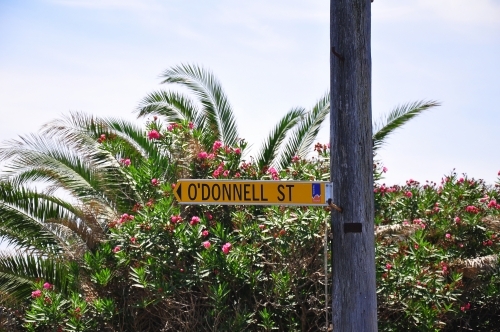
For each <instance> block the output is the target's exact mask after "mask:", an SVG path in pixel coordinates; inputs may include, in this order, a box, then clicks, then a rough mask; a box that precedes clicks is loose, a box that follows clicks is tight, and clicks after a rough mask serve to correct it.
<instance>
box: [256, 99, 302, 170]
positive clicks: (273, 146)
mask: <svg viewBox="0 0 500 332" xmlns="http://www.w3.org/2000/svg"><path fill="white" fill-rule="evenodd" d="M304 113H305V109H303V108H293V109H291V110H290V111H289V112H288V113H287V114H285V116H283V117H282V118H281V119H280V120H279V121H278V123H277V124H276V126H275V127H274V128H273V130H271V132H270V133H269V136H268V137H267V139H266V140H265V141H264V143H263V145H262V148H261V149H260V152H259V153H258V154H257V159H256V163H257V165H258V166H259V168H260V169H262V168H263V167H264V166H270V165H271V164H272V163H273V161H274V160H275V157H276V155H277V153H278V150H279V148H280V146H281V143H283V141H284V139H285V137H286V135H287V133H288V131H289V130H291V129H292V128H294V127H295V126H296V125H297V123H299V122H300V121H301V118H302V117H303V115H304Z"/></svg>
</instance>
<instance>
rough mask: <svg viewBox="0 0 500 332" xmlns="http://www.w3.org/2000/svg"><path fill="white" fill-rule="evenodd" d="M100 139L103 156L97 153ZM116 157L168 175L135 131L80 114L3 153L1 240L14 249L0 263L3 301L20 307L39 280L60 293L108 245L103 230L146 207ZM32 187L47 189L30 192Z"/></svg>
mask: <svg viewBox="0 0 500 332" xmlns="http://www.w3.org/2000/svg"><path fill="white" fill-rule="evenodd" d="M103 137H104V139H105V140H108V141H110V143H109V145H108V147H109V148H108V149H102V148H100V146H99V143H98V140H102V138H103ZM121 156H127V157H128V158H131V159H132V160H133V162H134V163H136V164H140V163H141V162H146V161H147V160H154V163H155V165H157V166H159V167H157V170H158V172H163V173H168V172H169V171H170V167H169V165H170V164H169V162H168V156H166V155H164V154H162V153H161V152H159V151H158V149H157V148H156V147H155V146H154V144H153V143H152V142H151V141H149V140H148V139H147V138H146V137H145V135H144V132H143V131H142V130H140V129H139V128H138V127H137V126H135V125H132V124H130V123H128V122H126V121H123V120H116V119H100V118H97V117H92V116H87V115H85V114H81V113H73V114H70V116H68V117H66V118H64V119H61V120H56V121H53V122H51V123H49V124H47V125H45V126H44V127H43V130H42V133H41V134H39V135H29V136H25V137H20V139H18V140H12V141H9V142H6V143H4V145H3V146H1V147H0V161H3V162H4V163H5V168H6V170H5V171H4V172H3V174H1V177H0V181H1V182H0V237H3V239H4V240H6V241H7V242H8V243H9V244H10V245H11V246H12V247H13V248H14V252H13V253H10V254H3V255H1V256H0V294H10V295H11V298H14V299H17V300H22V299H23V298H26V297H28V296H29V294H30V290H31V289H32V286H33V282H34V281H35V280H36V279H44V280H47V281H49V282H50V283H52V284H55V285H56V287H58V289H61V290H63V291H64V290H65V289H67V288H68V286H69V281H68V280H69V279H67V278H66V277H67V276H69V275H71V273H69V272H70V270H74V269H75V264H76V263H78V262H80V261H81V259H82V257H83V254H84V253H85V252H87V251H92V250H94V249H95V248H96V246H97V245H98V244H99V243H101V242H102V241H103V240H105V239H106V236H107V225H108V222H110V221H111V220H113V219H116V218H117V217H118V216H119V215H120V214H122V213H124V212H129V211H130V210H131V208H132V207H133V206H134V204H136V203H139V204H141V203H142V204H144V203H145V202H143V198H142V197H143V195H142V192H140V190H139V189H138V187H137V184H136V183H134V179H132V178H131V177H130V176H129V175H127V173H126V172H124V171H123V167H122V165H121V164H120V162H119V160H120V157H121ZM33 183H41V184H42V185H44V186H45V187H46V188H45V190H44V191H42V192H40V191H37V190H34V189H31V188H30V187H32V185H33ZM73 275H74V274H73ZM74 286H75V285H73V287H74ZM0 298H1V297H0Z"/></svg>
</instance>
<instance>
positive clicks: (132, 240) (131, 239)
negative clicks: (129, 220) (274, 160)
mask: <svg viewBox="0 0 500 332" xmlns="http://www.w3.org/2000/svg"><path fill="white" fill-rule="evenodd" d="M130 242H132V243H133V244H135V243H136V242H137V239H136V238H135V237H133V236H132V237H131V238H130Z"/></svg>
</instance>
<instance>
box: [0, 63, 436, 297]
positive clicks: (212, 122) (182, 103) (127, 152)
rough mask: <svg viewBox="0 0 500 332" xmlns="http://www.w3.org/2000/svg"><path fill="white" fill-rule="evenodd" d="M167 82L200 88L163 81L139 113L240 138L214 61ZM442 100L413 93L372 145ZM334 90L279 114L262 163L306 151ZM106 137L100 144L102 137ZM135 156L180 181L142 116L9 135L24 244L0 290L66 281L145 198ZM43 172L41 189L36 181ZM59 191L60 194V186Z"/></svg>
mask: <svg viewBox="0 0 500 332" xmlns="http://www.w3.org/2000/svg"><path fill="white" fill-rule="evenodd" d="M163 78H164V80H163V83H170V84H180V85H181V86H184V87H186V88H187V89H188V91H190V92H191V93H192V94H194V96H195V97H196V100H192V99H191V96H189V95H185V94H183V93H180V92H173V91H159V92H153V93H151V94H149V95H148V96H146V97H145V98H144V99H143V100H142V102H141V104H140V106H139V108H138V112H139V116H145V115H149V114H158V115H160V116H162V117H164V118H165V120H167V121H169V122H179V121H190V122H193V123H194V124H195V126H196V127H197V128H198V129H200V130H201V132H202V135H201V138H200V140H201V144H202V145H204V146H205V147H206V148H209V147H211V145H212V144H213V142H214V141H215V140H221V141H223V142H224V144H226V145H233V144H235V143H236V142H237V140H238V137H239V135H238V131H237V126H236V121H235V116H234V112H233V111H232V108H231V106H230V104H229V102H228V99H227V97H226V96H225V94H224V92H223V90H222V88H221V86H220V84H219V83H218V81H217V80H216V79H215V77H214V76H213V75H212V74H211V73H210V72H208V71H206V70H204V69H202V68H199V67H197V66H189V65H181V66H177V67H174V68H171V69H169V70H166V71H165V72H164V73H163ZM437 105H438V103H436V102H433V101H430V102H416V103H412V104H407V105H403V106H400V107H397V108H395V109H394V110H393V111H392V112H391V113H389V115H388V116H387V117H385V118H384V119H382V120H381V121H379V122H377V123H376V125H375V126H374V128H375V129H374V148H375V149H377V148H379V147H380V146H381V145H382V144H383V142H384V141H385V140H386V139H387V137H388V136H389V135H390V134H391V133H392V132H394V131H395V130H396V129H398V128H400V127H401V126H402V125H404V124H405V123H406V122H408V121H409V120H411V119H412V118H413V117H415V116H417V115H418V114H420V113H421V112H423V111H424V110H426V109H429V108H431V107H434V106H437ZM329 109H330V100H329V93H326V94H325V95H324V96H323V97H322V98H320V99H319V100H318V101H317V103H316V104H315V105H314V106H313V107H312V108H311V109H310V110H306V109H304V108H293V109H291V110H290V111H289V112H287V113H286V114H285V115H284V116H283V118H282V119H281V120H280V121H278V123H277V124H276V126H275V127H274V128H273V130H272V131H271V132H270V134H269V136H268V137H267V138H266V140H265V141H264V143H263V145H262V147H261V149H260V151H259V152H258V153H257V157H256V162H257V164H258V165H259V166H260V167H262V168H263V167H264V166H271V165H272V166H274V167H276V168H280V169H283V168H286V167H287V166H288V165H289V164H290V161H291V159H292V157H294V156H300V157H305V156H306V155H307V153H308V151H309V149H310V146H311V144H312V143H313V142H314V140H315V139H316V136H317V134H318V131H319V129H320V126H321V124H322V123H323V121H324V120H325V119H326V117H327V115H328V114H329ZM103 140H104V141H105V144H106V146H107V148H106V149H102V148H101V146H100V143H99V142H98V141H101V142H102V141H103ZM125 157H126V158H129V159H131V162H132V163H133V164H134V165H140V164H141V163H150V165H154V167H151V168H152V169H154V170H155V172H158V174H157V176H158V177H161V178H164V179H170V180H171V181H170V182H174V181H173V180H175V178H176V177H177V176H178V174H177V169H176V167H175V165H176V163H175V162H173V161H172V160H173V159H176V158H177V157H178V156H174V155H172V152H169V151H168V149H167V150H162V149H158V147H157V146H156V145H155V144H154V142H152V141H150V140H148V139H147V138H146V137H145V135H144V131H143V130H141V129H140V128H139V127H137V126H136V125H133V124H131V123H128V122H126V121H123V120H120V119H102V118H98V117H94V116H89V115H85V114H82V113H72V114H70V115H69V116H68V117H65V118H63V119H59V120H55V121H53V122H51V123H48V124H47V125H45V126H44V127H43V129H42V132H41V133H40V134H39V135H29V136H24V137H21V138H20V139H18V140H12V141H9V142H6V143H5V144H4V145H3V146H1V147H0V162H3V163H5V166H6V170H5V171H4V172H3V173H2V174H1V175H0V181H1V182H0V236H1V237H3V238H4V239H6V240H7V241H8V242H9V243H10V244H11V245H12V246H13V247H14V248H16V249H17V251H16V252H15V253H14V254H10V255H5V254H4V255H3V256H0V294H11V295H12V294H14V295H15V297H17V298H18V299H22V298H23V297H24V298H26V297H27V296H29V291H30V289H31V286H32V285H33V281H34V280H35V279H36V278H43V279H46V280H48V281H49V282H51V283H54V284H56V286H58V287H59V288H60V289H64V288H67V287H69V285H70V282H69V281H68V280H66V279H65V277H64V276H67V275H70V273H69V271H70V270H72V269H74V268H75V266H74V264H73V263H77V262H79V261H80V260H81V258H82V255H83V253H85V252H87V251H92V250H94V249H95V248H96V246H97V245H98V244H99V243H101V241H103V240H104V239H106V236H107V223H108V222H109V221H111V220H113V219H116V218H117V217H118V216H119V215H121V214H122V213H125V212H128V211H130V209H131V208H132V206H133V205H135V204H137V203H139V204H144V203H145V202H144V193H143V192H142V190H141V186H140V184H138V183H136V182H135V181H136V180H134V178H132V177H131V176H130V175H128V174H127V172H125V171H124V170H123V167H121V166H122V165H121V164H120V159H121V158H125ZM35 182H41V183H44V184H45V185H46V189H45V190H44V191H42V192H40V191H37V190H34V189H30V185H32V184H33V183H35ZM61 193H62V195H59V194H61Z"/></svg>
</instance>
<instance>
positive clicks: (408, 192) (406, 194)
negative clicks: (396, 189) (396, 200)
mask: <svg viewBox="0 0 500 332" xmlns="http://www.w3.org/2000/svg"><path fill="white" fill-rule="evenodd" d="M405 196H406V197H408V198H410V197H412V196H413V194H412V192H411V191H407V192H405Z"/></svg>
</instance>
